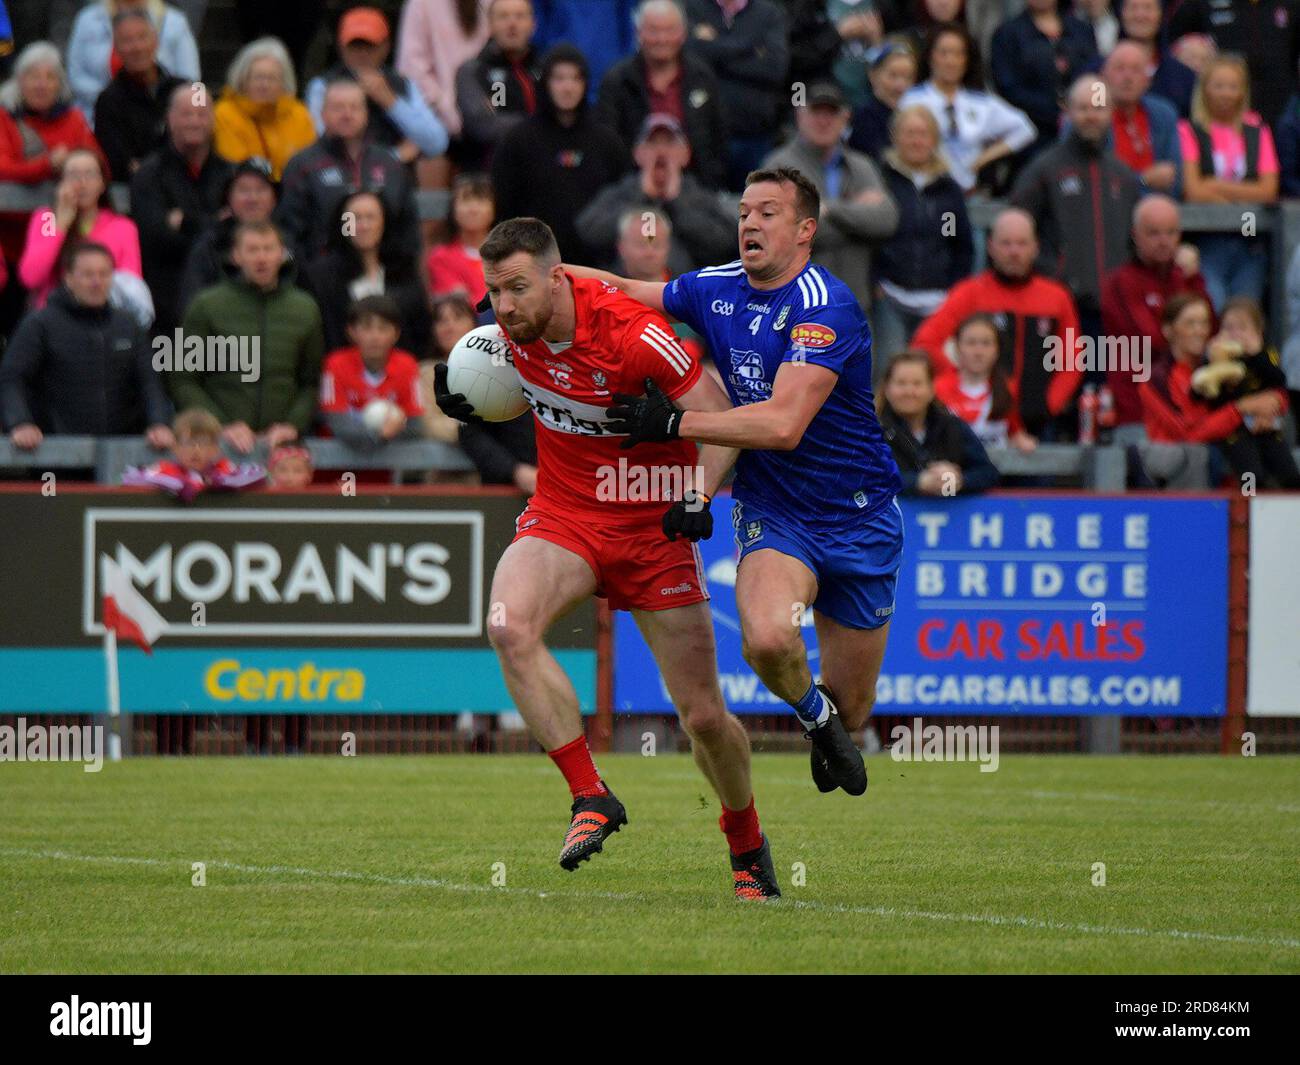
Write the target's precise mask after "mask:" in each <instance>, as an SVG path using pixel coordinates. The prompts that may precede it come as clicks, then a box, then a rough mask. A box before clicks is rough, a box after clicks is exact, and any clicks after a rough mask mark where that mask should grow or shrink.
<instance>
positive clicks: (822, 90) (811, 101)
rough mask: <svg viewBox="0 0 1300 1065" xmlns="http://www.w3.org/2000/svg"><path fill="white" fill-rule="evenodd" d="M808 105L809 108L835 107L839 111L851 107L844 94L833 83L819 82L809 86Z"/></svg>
mask: <svg viewBox="0 0 1300 1065" xmlns="http://www.w3.org/2000/svg"><path fill="white" fill-rule="evenodd" d="M807 103H808V106H809V107H834V108H835V109H836V110H838V111H843V110H844V109H845V108H847V107H848V106H849V102H848V101H847V100H846V99H845V98H844V93H843V92H842V91H841V90H840V87H839V86H838V85H836V84H835V82H833V81H817V82H814V83H813V84H811V85H809V86H808V97H807Z"/></svg>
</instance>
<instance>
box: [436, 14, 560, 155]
mask: <svg viewBox="0 0 1300 1065" xmlns="http://www.w3.org/2000/svg"><path fill="white" fill-rule="evenodd" d="M488 27H489V31H490V33H491V37H490V38H489V39H488V42H487V44H485V45H484V46H483V50H482V51H481V52H479V54H478V55H477V56H475V57H474V58H473V59H471V60H469V61H468V62H466V63H463V64H461V68H460V69H459V70H458V71H456V107H457V108H458V109H459V111H460V117H461V129H460V145H459V147H458V148H457V149H456V152H457V154H458V156H459V161H460V163H461V165H462V166H463V167H464V168H465V169H466V170H487V169H488V168H489V167H490V166H491V165H492V152H493V151H494V150H495V149H496V146H497V145H498V144H500V143H501V138H502V137H504V136H505V135H506V134H507V133H509V132H510V130H512V129H514V127H515V126H516V125H517V124H518V123H519V122H520V120H522V119H525V118H527V117H528V116H529V115H531V114H534V113H535V112H536V111H537V94H538V92H539V87H538V78H539V76H540V74H541V69H542V68H541V57H540V56H539V55H538V54H537V51H536V49H534V48H533V46H532V45H531V44H529V43H528V42H529V41H530V40H531V39H532V36H533V30H534V29H536V27H537V22H536V20H535V19H534V18H533V5H532V2H531V0H492V4H491V6H490V7H489V8H488Z"/></svg>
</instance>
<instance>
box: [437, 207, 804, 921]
mask: <svg viewBox="0 0 1300 1065" xmlns="http://www.w3.org/2000/svg"><path fill="white" fill-rule="evenodd" d="M479 253H480V255H481V256H482V258H483V273H484V279H485V280H486V282H487V289H488V295H489V296H490V297H491V300H492V309H493V311H494V312H495V314H496V318H497V321H498V323H500V325H501V326H502V328H504V329H505V331H506V334H507V336H508V337H509V339H510V341H511V347H512V350H513V354H514V363H515V369H516V370H517V371H518V372H519V377H520V380H521V381H522V383H523V387H524V395H525V396H526V397H527V398H528V402H529V404H530V405H531V406H532V409H533V416H534V418H535V420H536V427H537V467H538V473H537V492H536V494H535V495H534V496H533V497H532V498H531V499H530V500H529V501H528V505H527V507H526V508H525V510H524V512H523V513H522V514H521V515H520V516H519V519H518V521H517V522H516V529H517V532H516V535H515V539H514V541H513V542H512V543H511V544H510V546H509V547H508V548H507V549H506V551H505V553H504V554H503V555H502V556H501V560H500V561H499V562H498V563H497V568H496V574H495V576H494V577H493V580H492V593H491V597H490V598H491V603H490V606H489V610H488V635H489V638H490V639H491V641H492V646H493V647H494V648H495V649H496V652H497V657H498V658H499V659H500V661H501V672H502V674H503V675H504V677H505V682H506V687H507V688H508V689H509V691H510V694H511V696H512V697H513V699H514V701H515V705H516V706H517V707H518V708H519V712H520V713H521V714H522V715H523V718H524V720H525V721H526V722H527V723H528V727H529V729H531V731H532V733H533V735H534V736H535V737H536V738H537V740H538V742H539V743H541V744H542V746H543V747H544V748H545V749H546V751H547V753H549V754H550V756H551V758H552V760H554V762H555V764H556V766H557V767H559V769H560V772H561V773H563V774H564V778H565V780H566V781H568V784H569V790H570V792H571V793H572V795H573V807H572V817H571V820H570V824H569V831H568V833H567V835H566V836H565V838H564V845H563V848H562V849H561V851H560V865H561V866H562V867H563V868H565V869H568V870H570V871H572V870H573V869H576V868H577V866H578V863H579V862H582V861H585V860H586V859H588V858H589V857H591V855H592V854H595V853H597V852H598V851H600V849H601V847H602V846H603V844H604V841H605V840H606V839H607V838H608V837H609V836H610V835H612V834H613V833H614V832H617V831H618V830H619V827H620V826H622V825H624V824H626V823H627V814H626V811H625V810H624V808H623V804H622V803H621V802H619V801H618V799H617V798H615V797H614V794H613V792H611V791H610V790H609V788H608V787H607V786H606V785H605V782H604V781H603V780H602V779H601V777H600V774H599V773H598V772H597V771H596V767H595V765H594V764H593V762H592V759H591V753H590V751H589V750H588V749H587V741H586V738H585V737H584V735H583V731H582V717H581V713H580V710H579V706H578V697H577V694H576V693H575V691H574V689H573V685H572V683H571V682H570V681H569V678H568V677H567V676H566V675H565V673H564V671H563V669H561V668H560V664H559V663H558V662H557V661H556V660H555V657H554V656H553V655H552V654H551V652H550V651H549V650H548V649H547V648H546V645H545V643H544V642H543V636H544V634H545V632H546V630H547V628H548V626H550V624H551V623H552V622H554V621H555V620H556V619H557V618H559V617H561V616H563V615H564V614H566V613H568V611H569V610H571V609H572V608H573V607H574V606H575V605H576V604H577V603H579V602H581V601H582V600H583V599H586V598H587V597H588V596H591V595H599V596H602V597H604V598H606V599H608V600H609V605H610V607H611V608H612V609H614V610H630V611H631V612H632V615H633V617H634V618H635V619H636V622H637V625H638V627H639V628H640V630H641V633H642V635H643V636H644V637H645V640H646V643H647V644H648V645H649V646H650V650H651V652H652V653H653V654H654V656H655V661H656V662H657V663H658V665H659V671H660V673H661V674H662V676H663V680H664V684H665V685H666V686H667V689H668V692H669V694H670V696H671V697H672V700H673V704H674V705H675V706H676V708H677V713H678V715H679V716H680V717H681V720H682V725H683V727H684V728H685V729H686V732H687V734H688V735H689V736H690V737H691V741H692V746H693V748H694V752H695V762H696V764H697V765H698V766H699V767H700V771H701V772H702V773H703V774H704V775H705V777H706V778H707V779H708V781H709V783H710V784H711V785H712V787H713V790H714V791H715V792H716V793H717V795H718V798H719V800H720V801H721V803H722V817H721V819H720V824H721V826H722V831H723V832H724V834H725V835H726V837H727V843H728V846H729V848H730V851H731V868H732V880H733V885H734V890H735V894H736V897H737V898H743V899H757V898H775V897H777V896H779V895H780V893H781V892H780V889H779V888H778V886H777V882H776V874H775V871H774V869H773V866H772V855H771V850H770V848H769V847H768V843H767V839H766V837H764V836H763V834H762V831H761V830H760V828H759V823H758V815H757V813H756V812H755V810H754V796H753V790H752V788H751V786H750V773H749V764H750V759H749V738H748V736H747V735H746V733H745V730H744V729H743V728H742V727H741V724H740V722H739V721H738V720H736V718H735V717H733V716H732V715H731V714H730V713H728V712H727V708H726V706H725V704H724V703H723V701H722V695H721V692H720V690H719V687H718V676H717V665H716V656H715V653H714V644H713V623H712V620H711V618H710V614H709V608H708V602H707V601H708V592H707V590H706V588H705V581H704V574H703V572H702V569H701V566H700V558H699V552H698V550H697V548H696V546H695V544H694V543H693V542H690V541H688V540H685V539H680V540H679V539H673V540H671V541H669V540H666V539H665V538H664V532H663V531H662V525H663V523H664V522H666V520H667V518H666V516H665V515H664V514H663V502H664V496H663V494H662V492H661V491H659V490H650V491H646V490H645V489H646V486H650V487H651V488H652V489H657V488H660V487H662V486H664V485H665V484H667V485H671V486H672V487H673V492H672V495H673V502H674V509H676V510H680V511H684V512H686V513H685V514H679V515H677V517H678V519H679V520H680V519H682V518H684V517H689V518H690V519H693V520H694V519H698V520H699V521H701V522H704V521H707V520H708V509H707V507H705V506H704V505H703V502H704V500H705V499H707V497H705V496H704V494H703V492H698V493H697V491H696V489H695V488H694V485H695V484H696V483H697V480H698V479H699V478H698V477H697V474H696V473H695V466H696V463H697V461H698V456H697V453H696V449H695V445H694V444H691V443H689V442H686V441H681V440H671V441H666V442H664V443H659V444H655V445H652V446H644V447H642V448H638V449H637V451H636V453H635V457H634V458H629V457H628V453H627V452H626V451H623V450H620V444H621V443H622V442H623V440H624V439H625V435H621V434H616V433H614V432H613V431H612V430H611V429H610V425H609V423H610V419H609V416H608V411H607V408H608V407H609V405H610V404H611V403H612V401H613V399H612V397H613V395H614V393H616V392H640V391H642V390H644V388H645V385H646V381H647V379H650V380H652V381H654V382H655V384H657V385H658V386H659V388H661V389H662V390H663V391H664V392H665V393H667V394H668V395H669V396H670V397H672V398H674V399H675V400H676V401H677V403H678V404H680V405H681V406H682V407H684V408H688V409H691V408H693V409H697V410H720V409H724V408H726V407H729V406H730V404H729V403H728V402H727V399H726V396H725V395H724V394H723V393H722V391H721V389H719V388H718V387H717V385H716V384H714V382H713V381H712V379H711V378H709V377H708V376H707V375H705V374H702V373H701V369H700V364H699V362H698V361H696V360H695V359H693V358H692V357H691V356H690V355H688V354H687V353H686V351H685V350H684V349H683V348H682V347H681V345H680V344H679V343H678V341H677V339H676V337H675V336H674V335H673V331H672V328H671V327H670V326H669V325H668V324H667V322H666V321H665V320H664V319H663V317H662V316H661V315H659V314H658V313H656V312H654V311H652V310H650V309H649V308H647V307H645V306H644V305H642V304H640V303H637V302H636V301H635V300H633V299H631V298H630V297H628V296H626V295H624V294H623V293H621V292H619V291H618V290H617V289H615V288H612V287H610V286H609V285H606V284H604V283H603V282H601V281H597V280H592V279H586V278H575V277H573V276H571V275H569V274H568V273H566V272H565V271H564V269H563V267H562V266H561V264H560V253H559V249H558V247H557V245H556V242H555V235H554V234H553V233H552V232H551V230H550V228H549V227H548V226H547V225H546V224H545V223H544V222H541V221H539V220H537V219H535V218H513V219H510V220H509V221H506V222H502V223H501V224H500V225H498V226H496V227H495V228H494V229H493V230H492V232H491V233H490V234H488V238H487V240H486V241H484V243H483V245H482V247H481V248H480V249H479ZM436 392H437V397H438V405H439V407H441V408H442V409H443V411H445V412H446V413H447V414H450V415H451V416H452V417H456V418H460V419H462V420H464V419H466V418H467V417H472V415H473V408H472V407H471V406H470V405H469V404H468V403H466V402H465V399H464V397H463V396H461V395H460V394H458V393H451V394H449V393H448V392H447V385H446V371H445V368H441V367H440V368H439V373H438V377H437V386H436ZM719 450H720V451H721V450H725V449H719ZM715 458H720V459H722V460H723V461H725V459H726V456H725V455H719V456H716V457H711V459H710V461H714V460H715ZM670 513H671V511H670ZM687 524H689V522H688V523H687ZM705 535H706V536H707V533H705Z"/></svg>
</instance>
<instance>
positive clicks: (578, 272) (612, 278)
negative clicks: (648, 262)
mask: <svg viewBox="0 0 1300 1065" xmlns="http://www.w3.org/2000/svg"><path fill="white" fill-rule="evenodd" d="M563 266H564V269H565V271H566V272H567V273H570V274H572V275H573V276H574V277H592V278H595V279H596V280H597V281H603V282H605V284H607V285H611V286H613V287H614V288H616V289H618V290H619V291H620V292H625V293H627V294H628V295H629V296H631V297H632V298H633V299H634V300H636V301H637V303H644V304H645V305H646V306H647V307H649V308H650V309H651V310H655V311H658V312H659V313H660V314H662V315H665V316H666V317H668V318H672V315H670V314H668V312H667V311H665V310H664V289H666V288H667V287H668V282H666V281H637V280H635V279H633V278H630V277H619V276H618V274H612V273H610V272H609V271H608V270H597V269H596V268H595V267H593V266H575V265H573V263H564V264H563Z"/></svg>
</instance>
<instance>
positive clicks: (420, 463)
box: [0, 436, 474, 485]
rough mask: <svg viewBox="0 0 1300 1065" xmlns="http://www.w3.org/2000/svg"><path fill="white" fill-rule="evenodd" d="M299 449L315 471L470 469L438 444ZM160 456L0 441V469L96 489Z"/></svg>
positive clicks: (138, 443)
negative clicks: (80, 476)
mask: <svg viewBox="0 0 1300 1065" xmlns="http://www.w3.org/2000/svg"><path fill="white" fill-rule="evenodd" d="M303 443H304V444H305V445H306V447H307V449H308V450H309V451H310V452H311V457H312V462H313V463H314V465H315V466H316V468H317V469H325V470H392V471H393V472H394V473H396V474H403V473H424V472H427V471H430V470H436V471H438V472H445V473H460V472H466V471H469V470H473V469H474V464H473V463H472V462H470V460H469V457H468V456H467V455H466V454H465V453H464V452H463V451H462V450H461V449H460V448H458V447H455V446H453V445H452V444H444V443H442V442H441V441H438V440H403V441H397V442H394V443H391V444H386V445H384V446H383V447H379V448H375V449H374V450H373V451H358V450H356V449H354V448H351V447H349V446H348V445H347V444H345V443H343V442H342V441H341V440H333V439H326V438H319V437H312V438H309V439H307V440H304V441H303ZM225 450H226V454H227V455H228V456H229V457H230V458H232V459H243V460H251V461H253V462H258V461H261V462H265V461H266V457H267V455H266V446H265V445H264V444H259V445H258V447H257V448H256V449H254V451H253V452H252V453H251V454H250V455H244V456H241V455H239V454H238V453H237V452H234V451H231V450H230V449H228V448H227V449H225ZM162 454H163V453H162V452H159V451H155V450H154V449H153V448H151V447H150V446H149V445H148V444H147V443H146V442H145V440H144V439H143V438H142V437H138V436H101V437H94V436H47V437H46V438H45V439H44V440H43V441H41V445H40V447H37V448H34V449H32V450H30V451H26V450H23V449H21V448H18V447H15V446H14V444H13V442H12V441H11V440H10V439H9V438H8V437H0V468H9V469H23V470H41V471H44V470H70V469H71V470H94V471H95V480H96V481H97V482H98V483H100V484H106V485H111V484H118V483H120V482H121V480H122V473H123V472H124V471H125V470H126V468H127V467H128V466H143V465H147V464H148V463H151V462H156V461H158V459H159V458H161V457H162Z"/></svg>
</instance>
